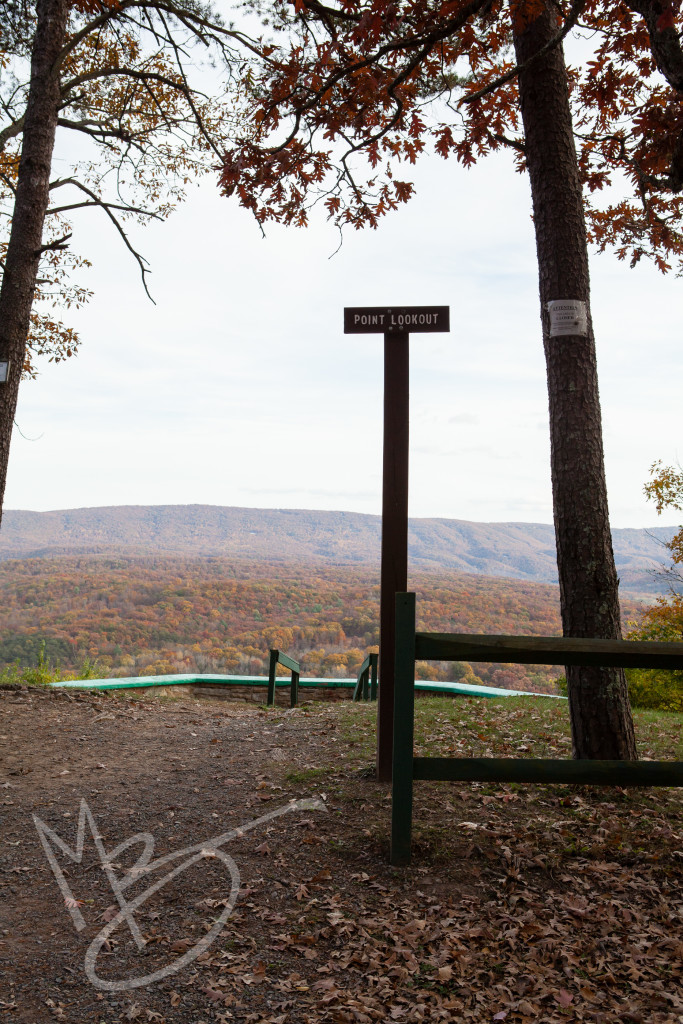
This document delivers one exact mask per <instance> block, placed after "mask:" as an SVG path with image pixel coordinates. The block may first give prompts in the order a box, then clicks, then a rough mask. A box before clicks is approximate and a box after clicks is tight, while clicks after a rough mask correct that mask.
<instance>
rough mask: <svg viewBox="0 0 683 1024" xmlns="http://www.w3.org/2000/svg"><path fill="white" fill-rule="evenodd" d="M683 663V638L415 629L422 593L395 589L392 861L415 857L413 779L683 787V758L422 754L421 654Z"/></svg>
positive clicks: (541, 661)
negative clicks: (418, 711) (418, 724)
mask: <svg viewBox="0 0 683 1024" xmlns="http://www.w3.org/2000/svg"><path fill="white" fill-rule="evenodd" d="M416 658H419V659H420V660H423V661H429V660H435V661H461V660H472V661H500V662H504V663H507V664H523V665H534V664H537V665H604V666H607V667H624V668H668V669H683V643H655V642H634V641H630V640H594V639H584V638H574V637H526V636H478V635H474V634H461V633H416V632H415V594H397V595H396V662H395V664H396V669H395V677H394V748H393V773H392V802H391V863H392V864H407V863H409V862H410V842H411V833H412V822H413V780H414V779H423V780H431V781H463V782H465V781H466V782H523V783H524V782H534V783H571V784H577V785H598V786H683V761H598V760H595V761H593V760H579V761H568V760H545V759H539V758H492V757H483V758H464V757H463V758H452V757H415V756H414V751H413V742H414V731H415V660H416Z"/></svg>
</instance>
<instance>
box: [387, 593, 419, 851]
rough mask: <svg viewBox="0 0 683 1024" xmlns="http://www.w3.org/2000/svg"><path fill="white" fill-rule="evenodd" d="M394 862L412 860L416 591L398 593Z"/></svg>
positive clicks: (393, 799)
mask: <svg viewBox="0 0 683 1024" xmlns="http://www.w3.org/2000/svg"><path fill="white" fill-rule="evenodd" d="M395 650H396V660H395V669H394V749H393V766H392V784H391V863H392V864H409V863H410V837H411V833H412V825H413V733H414V719H415V594H396V648H395Z"/></svg>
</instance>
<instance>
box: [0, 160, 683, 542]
mask: <svg viewBox="0 0 683 1024" xmlns="http://www.w3.org/2000/svg"><path fill="white" fill-rule="evenodd" d="M416 180H417V184H418V197H417V198H416V199H414V200H413V201H412V202H411V203H410V204H408V206H406V207H403V208H402V209H401V210H399V211H398V212H397V213H394V214H392V215H390V216H389V217H387V218H386V219H385V221H384V222H383V223H382V224H381V226H380V228H379V230H377V231H375V232H370V231H365V232H361V233H357V232H348V233H347V234H346V236H345V238H344V242H343V246H342V248H341V250H340V251H339V252H338V253H337V254H336V255H334V256H332V258H330V257H331V254H332V253H333V252H334V250H335V249H336V247H337V244H338V238H337V234H336V231H335V229H334V228H333V227H332V226H330V225H329V224H328V223H327V222H326V221H325V219H324V214H323V212H322V211H321V212H320V217H319V218H317V219H314V223H313V225H312V226H311V227H310V228H309V229H306V230H300V229H295V228H289V229H284V228H279V227H269V228H268V231H267V237H266V238H265V239H263V238H262V237H261V235H260V233H259V231H258V228H257V227H256V225H255V223H254V221H253V220H252V218H251V216H250V215H249V214H247V213H245V212H244V211H242V210H240V209H239V208H238V206H237V205H236V203H235V202H233V201H229V200H226V199H224V198H222V197H221V196H220V195H219V194H218V190H217V188H216V186H215V183H214V182H213V181H212V180H210V179H207V180H205V181H204V183H203V184H202V185H201V187H199V188H197V189H195V190H194V191H193V192H192V194H191V196H190V198H189V200H188V202H187V203H186V204H185V205H184V206H183V207H181V208H180V209H179V210H178V211H177V212H176V213H175V214H174V215H173V216H172V217H171V218H170V220H169V221H168V222H166V223H165V224H163V225H160V226H155V227H153V228H148V229H144V230H143V229H137V230H136V231H135V238H136V242H137V244H138V245H139V247H140V248H141V249H142V251H143V252H144V253H145V255H146V256H147V258H148V259H149V261H150V263H151V266H152V270H153V275H152V278H151V291H152V294H153V296H154V298H155V299H156V303H157V304H156V306H153V305H152V304H151V303H150V302H149V300H148V299H147V298H146V297H145V295H144V292H143V291H142V288H141V286H140V283H139V278H138V275H137V270H136V267H135V265H134V264H133V262H132V260H131V259H130V257H128V256H127V254H126V253H125V252H124V251H123V249H122V247H121V245H120V243H119V241H118V239H117V238H116V237H115V236H114V235H113V233H112V232H111V231H110V230H109V229H108V227H107V224H106V223H105V222H104V218H102V217H100V216H99V214H98V212H92V213H89V215H88V217H87V219H86V218H83V219H82V220H81V221H79V222H77V223H76V232H75V242H76V247H77V249H78V251H80V252H82V253H83V254H84V255H87V256H88V257H89V258H90V259H91V260H92V262H93V268H92V270H91V271H89V272H88V273H87V275H85V277H84V280H85V281H86V283H87V284H88V286H89V287H90V288H91V289H92V290H93V291H94V293H95V294H94V296H93V298H92V300H91V302H90V304H89V306H88V307H87V308H85V309H84V310H83V311H80V312H78V313H76V314H73V315H72V318H71V320H69V322H74V323H75V325H76V326H77V327H78V329H79V331H80V333H81V335H82V339H83V346H82V349H81V353H80V355H79V356H78V357H77V359H73V360H70V361H69V362H68V363H66V364H62V365H59V366H53V365H45V366H44V368H43V372H42V374H41V376H40V378H39V379H38V380H37V381H36V382H27V383H25V384H23V385H22V391H21V397H20V402H19V408H18V412H17V423H18V426H19V428H20V430H21V433H19V431H17V430H15V434H14V439H13V450H12V456H11V463H10V473H9V480H8V486H7V492H6V500H5V507H6V508H14V509H39V510H44V509H63V508H78V507H83V506H97V505H121V504H145V505H146V504H194V503H207V504H212V505H237V506H250V507H263V508H310V509H344V510H353V511H358V512H370V513H379V512H380V510H381V445H382V437H381V424H382V391H383V387H382V344H383V341H382V336H381V335H377V336H373V335H358V336H345V335H344V334H343V333H342V328H343V307H344V306H345V305H398V304H401V305H420V304H438V305H450V307H451V333H450V334H434V335H427V334H426V335H419V334H415V335H413V336H412V338H411V463H410V471H411V484H410V514H411V515H412V516H439V517H447V518H456V519H468V520H476V521H487V522H490V521H515V520H516V521H524V522H545V523H548V522H551V521H552V509H551V494H550V474H549V454H548V448H549V445H548V414H547V395H546V384H545V369H544V360H543V350H542V340H541V328H540V321H539V309H538V292H537V270H536V259H535V248H534V238H533V226H532V223H531V219H530V198H529V187H528V181H527V179H526V177H522V176H520V175H517V174H515V173H514V171H513V170H512V167H511V165H510V163H509V161H508V159H507V158H506V157H505V156H501V157H495V158H491V159H489V160H487V161H485V162H484V163H483V164H482V165H481V166H479V167H477V168H475V169H474V170H473V171H469V172H467V171H464V170H463V169H461V168H459V167H458V166H457V165H456V164H455V162H454V161H448V162H444V161H442V160H440V159H439V158H435V157H431V158H427V159H426V160H424V161H423V162H422V164H421V165H419V166H418V169H417V172H416ZM682 287H683V285H682V283H681V281H679V280H676V279H675V278H674V277H673V276H670V277H668V278H662V277H661V276H660V275H659V274H658V273H657V272H656V271H655V270H654V269H652V268H651V267H649V266H647V265H645V264H643V265H642V266H640V267H638V268H637V269H635V270H631V269H629V267H628V266H627V265H625V264H623V263H619V262H618V261H617V260H616V259H614V258H612V257H610V256H599V257H598V256H596V257H595V258H593V260H592V289H593V317H594V322H595V327H596V338H597V347H598V367H599V375H600V387H601V397H602V408H603V421H604V442H605V450H606V460H607V480H608V488H609V497H610V511H611V519H612V524H613V526H617V527H624V526H652V525H666V524H670V523H676V522H677V519H676V513H674V514H673V515H669V516H665V517H663V518H662V519H658V517H657V516H656V513H655V511H654V508H653V507H652V505H651V504H649V503H648V502H646V500H645V498H644V495H643V484H644V482H645V481H646V480H647V478H648V468H649V466H650V464H651V463H652V461H653V460H654V459H656V458H661V459H663V460H664V461H665V462H675V461H676V460H677V459H678V458H679V455H680V450H681V443H682V439H681V432H680V423H681V415H680V402H681V370H682V368H683V367H682V365H681V363H682V356H681V352H682V350H683V346H682V345H681V329H680V321H681V314H680V311H681V288H682Z"/></svg>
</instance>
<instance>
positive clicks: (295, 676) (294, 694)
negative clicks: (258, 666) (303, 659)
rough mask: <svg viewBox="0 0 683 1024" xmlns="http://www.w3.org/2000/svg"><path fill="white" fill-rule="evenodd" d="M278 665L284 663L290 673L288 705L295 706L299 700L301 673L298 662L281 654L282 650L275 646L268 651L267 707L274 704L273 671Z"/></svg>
mask: <svg viewBox="0 0 683 1024" xmlns="http://www.w3.org/2000/svg"><path fill="white" fill-rule="evenodd" d="M278 665H284V667H285V668H288V669H289V671H290V672H291V673H292V680H291V683H290V687H289V706H290V708H295V707H296V705H297V702H298V700H299V676H300V675H301V669H300V668H299V662H298V661H294V658H290V657H289V655H287V654H283V652H282V651H278V649H277V648H276V647H273V648H271V651H270V666H269V668H268V700H267V704H268V707H273V706H274V704H275V673H276V670H277V666H278Z"/></svg>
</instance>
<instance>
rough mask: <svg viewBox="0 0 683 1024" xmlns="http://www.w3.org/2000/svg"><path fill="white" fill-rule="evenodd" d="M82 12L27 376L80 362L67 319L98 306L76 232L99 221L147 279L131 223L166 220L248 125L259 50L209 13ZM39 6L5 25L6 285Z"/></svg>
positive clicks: (1, 123)
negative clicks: (249, 68) (246, 110)
mask: <svg viewBox="0 0 683 1024" xmlns="http://www.w3.org/2000/svg"><path fill="white" fill-rule="evenodd" d="M69 6H70V10H69V16H68V22H67V30H66V33H65V38H64V41H63V47H62V49H61V53H60V57H59V67H58V72H59V79H60V83H59V89H60V94H59V110H58V118H57V125H56V143H55V144H56V147H57V152H58V154H59V155H60V157H61V160H60V162H59V165H58V166H59V167H60V171H59V173H53V174H52V175H51V178H50V183H49V194H50V201H49V206H48V208H47V210H46V214H45V231H44V240H43V252H42V256H41V261H40V268H39V275H38V278H37V283H36V294H35V303H34V306H33V309H32V312H31V329H30V333H29V337H28V345H27V348H26V354H25V359H24V373H25V374H26V375H28V376H33V375H34V374H35V372H36V366H37V363H36V357H37V356H40V355H47V357H48V358H49V359H51V360H54V361H59V360H61V359H64V358H67V357H68V356H70V355H72V354H73V353H74V352H75V351H76V350H77V348H78V344H79V339H78V336H77V335H76V333H75V331H74V330H73V329H72V328H71V327H69V326H66V325H65V324H64V323H63V322H62V320H61V317H60V315H59V313H58V312H57V310H58V309H59V307H70V306H78V305H81V304H82V303H84V302H85V301H87V299H88V298H89V295H90V292H89V291H88V290H87V287H86V285H85V281H86V277H85V276H84V275H83V274H81V273H80V271H82V270H83V269H84V268H85V267H87V266H88V260H87V257H86V255H81V254H79V253H78V250H77V248H76V249H74V248H72V245H71V242H72V237H71V231H72V224H71V223H70V220H69V218H70V217H71V216H72V214H73V213H74V212H75V211H77V210H83V209H88V208H90V209H92V210H93V211H94V212H95V211H96V212H95V216H98V217H101V218H102V221H103V228H106V227H108V228H109V229H110V230H111V231H112V232H113V235H112V240H115V239H116V238H118V239H119V241H120V242H121V244H122V245H123V246H124V247H125V248H126V249H127V250H128V252H129V253H130V255H131V257H132V258H133V259H134V260H135V261H136V262H137V265H138V267H139V270H140V273H141V276H142V281H143V284H144V286H145V288H147V275H148V272H149V268H148V266H147V263H146V261H145V259H144V257H143V256H142V254H141V253H140V252H139V251H138V249H137V247H136V245H135V243H134V242H133V241H132V240H131V237H130V234H129V230H128V227H129V224H130V223H131V222H138V223H146V222H149V221H150V220H163V219H165V218H166V217H167V216H168V215H169V213H170V212H171V211H172V210H173V208H174V207H175V205H176V204H177V203H178V202H180V201H181V200H182V199H183V197H184V195H185V192H186V190H187V187H188V185H190V184H191V183H192V182H193V181H194V180H196V178H197V177H198V176H199V175H202V174H206V173H208V172H209V171H212V170H213V168H214V167H215V165H216V163H217V161H218V159H219V158H220V156H221V155H222V152H223V150H224V148H225V146H226V145H227V144H228V142H229V140H230V139H232V138H234V136H235V134H236V129H237V128H238V127H239V128H240V130H241V131H244V130H245V125H244V123H243V121H241V120H240V114H239V108H240V96H241V94H242V93H243V90H244V82H243V80H242V72H243V69H244V49H245V46H246V47H248V46H249V45H250V44H249V41H248V39H247V37H246V36H245V35H243V34H241V33H239V32H237V31H236V30H234V29H232V28H230V27H227V26H226V25H225V24H224V22H223V20H222V19H221V18H220V17H219V16H218V15H217V14H216V13H215V12H214V11H213V10H212V9H211V8H210V7H208V6H207V5H203V4H198V3H193V2H187V0H181V2H168V3H165V2H159V3H156V2H147V0H119V2H117V3H115V4H114V3H108V2H105V0H79V2H77V3H73V4H71V5H69ZM37 17H38V9H37V5H35V4H29V3H15V4H10V5H8V7H7V9H6V11H5V13H4V15H3V19H2V22H0V32H1V36H0V216H1V217H2V223H3V224H4V227H2V228H0V256H1V257H2V262H1V263H0V280H1V275H2V274H4V270H5V258H6V253H7V245H8V240H9V226H10V224H11V222H12V217H13V215H14V202H15V198H16V191H17V181H18V175H19V160H20V154H21V147H22V143H23V136H24V127H25V118H26V108H27V103H28V99H29V92H30V78H31V54H32V49H33V44H34V40H35V32H36V26H37Z"/></svg>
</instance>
